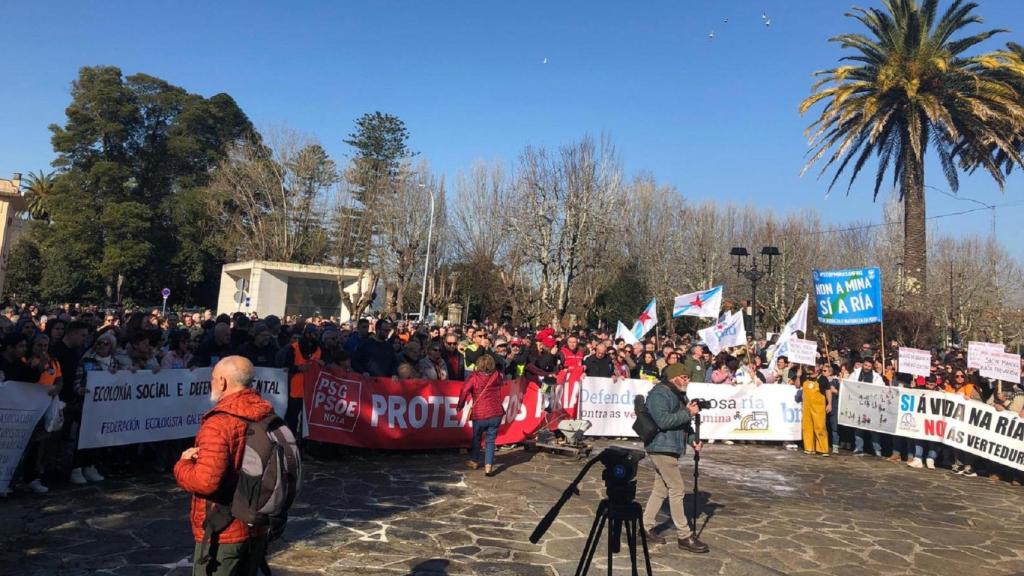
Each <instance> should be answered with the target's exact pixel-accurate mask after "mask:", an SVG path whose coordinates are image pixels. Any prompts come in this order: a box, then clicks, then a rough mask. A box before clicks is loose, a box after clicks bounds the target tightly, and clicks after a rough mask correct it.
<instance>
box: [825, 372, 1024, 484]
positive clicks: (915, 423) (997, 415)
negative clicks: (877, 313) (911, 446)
mask: <svg viewBox="0 0 1024 576" xmlns="http://www.w3.org/2000/svg"><path fill="white" fill-rule="evenodd" d="M839 410H840V412H839V423H840V424H845V425H847V426H853V427H856V428H864V429H867V430H876V431H880V432H887V433H891V434H896V435H898V436H903V437H906V438H913V439H917V440H924V441H930V442H934V443H936V444H945V445H947V446H951V447H953V448H956V449H958V450H964V451H967V452H970V453H972V454H975V455H977V456H980V457H982V458H985V459H986V460H990V461H992V462H996V463H998V464H1003V465H1006V466H1010V467H1012V468H1016V469H1018V470H1024V419H1022V418H1021V417H1020V415H1019V414H1017V413H1016V412H1011V411H1009V410H1002V411H999V410H996V409H995V408H993V407H992V406H989V405H988V404H985V403H982V402H978V401H975V400H968V399H966V398H964V397H963V396H960V395H958V394H949V393H946V392H942V391H939V390H928V389H920V388H894V387H889V386H880V385H877V384H868V383H863V382H851V381H844V382H843V383H842V386H841V387H840V394H839ZM878 415H881V417H880V418H879V417H878Z"/></svg>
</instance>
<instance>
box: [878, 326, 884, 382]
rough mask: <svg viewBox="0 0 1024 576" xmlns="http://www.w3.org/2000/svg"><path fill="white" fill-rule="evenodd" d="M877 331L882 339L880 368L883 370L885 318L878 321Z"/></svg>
mask: <svg viewBox="0 0 1024 576" xmlns="http://www.w3.org/2000/svg"><path fill="white" fill-rule="evenodd" d="M878 333H879V336H880V338H881V340H882V370H883V372H884V370H885V319H884V318H883V319H882V320H880V321H879V322H878Z"/></svg>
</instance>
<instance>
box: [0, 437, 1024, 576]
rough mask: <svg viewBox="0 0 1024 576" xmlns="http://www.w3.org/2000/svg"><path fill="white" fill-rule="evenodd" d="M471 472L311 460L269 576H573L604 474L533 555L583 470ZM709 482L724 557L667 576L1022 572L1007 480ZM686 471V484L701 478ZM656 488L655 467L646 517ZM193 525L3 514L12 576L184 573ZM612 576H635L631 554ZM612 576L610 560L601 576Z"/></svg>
mask: <svg viewBox="0 0 1024 576" xmlns="http://www.w3.org/2000/svg"><path fill="white" fill-rule="evenodd" d="M462 459H463V457H461V456H460V455H458V454H457V453H455V452H451V451H446V452H432V453H410V454H405V453H385V454H370V453H367V452H354V453H352V454H349V455H347V456H345V457H344V458H342V459H341V460H339V461H327V462H310V463H309V464H308V465H307V480H306V484H305V487H304V490H303V493H302V494H301V496H300V499H301V502H300V503H299V504H297V506H296V507H295V509H294V514H293V519H292V521H291V522H290V524H289V527H288V532H287V534H286V536H285V539H284V541H282V542H277V543H275V545H274V546H273V557H272V559H271V562H270V564H271V566H272V568H274V574H275V575H296V576H298V575H307V574H310V575H311V574H326V575H335V574H337V575H348V574H358V575H360V576H373V575H395V576H411V575H444V574H447V575H456V574H482V575H492V576H496V575H509V576H513V575H516V576H518V575H523V576H531V575H538V576H539V575H556V574H557V575H565V574H572V573H573V571H574V568H575V564H576V561H577V557H578V554H579V550H580V549H581V547H582V546H583V542H584V536H585V535H586V533H587V531H588V530H589V528H590V524H591V522H592V519H593V513H594V504H595V503H596V502H597V501H598V500H599V498H600V495H601V494H602V493H603V486H604V485H603V483H602V481H601V479H600V472H601V469H602V467H601V466H600V465H598V466H596V467H595V468H594V469H593V471H592V472H591V473H590V474H589V476H588V479H587V481H586V482H585V483H584V485H583V489H582V495H581V496H578V497H575V498H573V499H572V500H570V502H569V504H568V505H567V506H566V507H565V508H564V509H563V512H562V514H561V515H560V516H559V519H558V520H557V521H556V523H555V524H554V525H553V526H552V528H551V530H550V531H549V532H548V535H547V536H546V537H545V539H544V540H542V541H541V543H540V545H536V546H535V545H532V544H530V543H529V541H528V539H527V538H528V536H529V534H530V532H531V531H532V530H533V528H534V526H535V525H536V523H537V521H538V520H539V519H540V518H541V516H543V515H544V513H546V512H547V510H548V508H549V507H550V506H551V504H553V503H554V501H555V500H556V499H557V498H558V496H559V495H560V494H561V492H562V490H563V489H564V488H565V486H566V485H568V483H569V481H570V480H571V479H572V478H573V476H574V475H575V474H576V473H577V471H578V470H579V467H580V463H579V462H577V461H575V460H572V459H569V458H565V457H561V456H554V455H548V454H532V453H527V452H524V451H521V450H511V451H503V452H501V453H500V455H499V464H498V470H499V474H498V475H497V476H496V477H493V478H487V477H485V476H484V475H483V472H482V471H479V472H476V471H468V470H467V469H465V468H464V467H463V466H462V464H461V462H462ZM687 462H688V464H689V463H690V462H691V461H690V460H687ZM701 470H702V476H701V488H702V492H703V493H704V497H705V503H704V504H703V507H704V510H705V511H706V512H707V515H706V516H705V517H703V518H702V519H701V524H705V521H706V527H705V530H704V533H703V539H704V540H705V541H706V542H707V543H708V544H709V545H710V546H711V553H710V554H706V555H703V556H693V555H689V554H686V553H684V552H681V551H680V550H678V549H677V548H676V547H675V545H674V542H672V541H671V540H670V543H669V544H668V545H663V546H660V547H656V548H654V550H653V559H654V572H655V574H694V575H707V574H722V575H757V574H806V575H810V574H834V575H844V574H848V575H865V576H867V575H872V574H885V575H897V574H905V575H919V574H955V575H957V576H969V575H972V574H979V575H985V576H995V575H1002V574H1014V573H1024V512H1022V510H1024V507H1022V505H1021V504H1022V503H1024V499H1022V496H1024V489H1021V488H1015V487H1012V486H1010V485H1008V484H1006V483H1001V482H994V481H991V480H989V479H985V478H973V479H972V478H961V477H958V476H954V475H952V474H950V473H949V472H948V471H928V470H911V469H908V468H907V467H906V466H905V465H895V464H891V463H888V462H883V461H881V460H879V459H875V458H862V459H857V458H853V457H850V456H840V457H834V458H828V459H825V458H819V457H812V456H805V455H803V454H802V453H798V452H787V451H784V450H781V449H779V448H776V447H765V446H722V445H720V444H718V445H714V446H710V447H709V450H708V451H707V452H706V457H705V459H704V460H703V461H702V466H701ZM683 474H684V477H685V478H687V484H688V485H690V484H689V483H690V482H691V481H692V475H691V474H692V467H691V466H690V465H687V466H686V467H685V468H684V470H683ZM651 478H652V475H651V470H650V469H649V468H647V467H646V463H645V465H644V468H643V469H642V470H641V474H640V495H639V496H638V499H639V500H641V502H643V501H645V498H646V494H647V493H648V491H649V488H650V483H651ZM187 510H188V500H187V497H186V495H185V494H183V493H182V492H181V491H180V490H178V489H176V488H175V486H174V483H173V480H171V479H170V478H169V477H168V476H158V475H146V476H142V477H138V478H135V479H134V480H133V481H131V482H127V481H108V482H107V483H105V484H103V485H102V487H96V486H86V487H82V488H76V489H71V488H61V489H57V490H55V491H54V492H52V493H51V494H50V495H49V496H47V497H42V498H40V497H31V496H29V495H26V494H18V495H16V496H14V497H12V498H9V499H7V500H0V566H2V569H0V573H3V574H6V575H11V576H13V575H28V574H32V575H35V574H38V575H47V576H51V575H73V574H112V575H125V576H129V575H131V576H134V575H142V576H147V575H175V576H176V575H185V574H189V573H190V569H189V567H188V566H189V564H188V562H189V556H190V554H191V551H192V540H191V537H190V535H189V531H188V524H187ZM665 514H666V516H665V519H666V521H667V507H666V509H665ZM604 550H605V547H604V542H602V545H601V547H600V549H599V556H603V553H604ZM615 565H616V566H617V567H622V568H623V570H622V571H621V572H620V571H619V570H616V573H623V574H626V573H628V572H627V571H625V570H624V569H625V567H626V566H627V565H628V556H627V555H625V550H623V555H621V556H619V557H618V558H617V559H616V564H615ZM604 568H605V565H604V564H603V561H601V560H599V561H598V562H597V563H596V564H595V567H594V568H592V570H591V573H593V574H598V573H601V574H603V573H606V572H607V571H606V570H605V569H604Z"/></svg>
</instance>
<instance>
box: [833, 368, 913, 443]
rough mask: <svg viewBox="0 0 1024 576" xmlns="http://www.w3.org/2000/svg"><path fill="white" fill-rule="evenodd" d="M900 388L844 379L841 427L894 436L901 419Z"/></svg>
mask: <svg viewBox="0 0 1024 576" xmlns="http://www.w3.org/2000/svg"><path fill="white" fill-rule="evenodd" d="M898 399H899V388H893V387H892V386H878V385H877V384H869V383H867V382H857V381H856V380H843V382H842V384H840V386H839V416H838V418H837V420H838V422H839V425H840V426H851V427H853V428H862V429H864V430H874V431H875V432H885V433H887V434H892V433H893V432H895V431H896V418H897V417H898V416H899V410H898V408H899V406H898V405H897V401H898Z"/></svg>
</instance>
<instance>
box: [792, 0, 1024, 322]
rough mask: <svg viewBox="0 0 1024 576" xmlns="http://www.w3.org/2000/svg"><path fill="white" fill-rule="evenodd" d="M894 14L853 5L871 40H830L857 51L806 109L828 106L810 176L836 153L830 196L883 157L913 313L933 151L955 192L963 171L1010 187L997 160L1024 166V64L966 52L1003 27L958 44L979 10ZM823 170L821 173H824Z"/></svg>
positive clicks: (930, 5) (898, 3) (928, 7)
mask: <svg viewBox="0 0 1024 576" xmlns="http://www.w3.org/2000/svg"><path fill="white" fill-rule="evenodd" d="M882 4H883V5H884V7H885V9H884V10H882V9H877V8H869V9H863V8H854V9H853V11H852V12H851V13H848V14H847V16H849V17H851V18H853V19H855V20H857V21H859V22H860V23H861V24H863V25H864V26H865V27H866V28H867V29H868V31H869V32H870V35H863V34H842V35H840V36H836V37H834V38H831V39H830V41H831V42H836V43H838V44H840V45H841V46H842V47H843V48H845V49H852V50H853V51H854V52H855V53H854V54H852V55H849V56H846V57H844V58H842V61H844V62H848V63H849V64H843V65H841V66H839V67H837V68H833V69H830V70H823V71H820V72H816V73H815V76H817V77H818V78H819V79H818V81H817V82H816V83H815V84H814V86H813V88H812V92H813V94H812V95H811V96H810V97H809V98H807V99H806V100H804V101H803V103H802V104H801V105H800V113H801V114H804V113H806V112H807V111H808V110H809V109H810V108H812V107H813V106H814V105H815V104H817V103H818V102H823V101H824V102H826V104H825V107H824V109H823V110H822V111H821V116H820V117H819V118H818V119H817V120H815V121H814V123H812V124H811V125H810V126H809V127H808V129H807V134H808V135H809V136H810V146H811V152H810V153H809V154H810V160H809V161H808V163H807V166H806V167H805V168H804V171H806V170H807V169H808V168H810V167H811V166H812V165H813V164H815V163H817V162H818V161H819V160H821V159H822V158H824V157H825V156H826V155H827V157H828V158H827V160H826V161H824V165H823V166H822V169H821V174H824V173H825V172H826V171H828V170H829V168H832V167H833V166H835V176H834V177H833V178H832V181H831V183H830V184H829V190H831V189H832V187H833V186H835V184H836V181H837V180H838V179H839V176H840V175H841V174H842V173H843V172H844V170H845V169H846V168H847V167H848V166H850V164H851V162H852V168H851V172H850V183H849V186H848V187H847V193H849V191H850V188H852V186H853V181H854V180H855V179H856V178H857V175H858V174H859V173H860V171H861V168H863V167H864V164H865V163H866V162H867V161H868V159H869V158H870V157H871V156H872V155H875V156H877V159H878V168H877V172H876V174H875V188H874V197H875V198H876V199H877V197H878V191H879V189H880V188H881V186H882V182H883V180H884V179H885V177H886V174H887V173H888V172H889V171H890V169H891V172H892V179H893V186H898V190H899V198H900V200H901V201H902V202H903V208H904V222H903V233H904V239H903V240H904V241H903V252H904V255H903V261H904V274H903V276H904V279H903V282H904V286H903V291H904V293H905V294H907V296H908V300H909V303H910V304H911V305H912V306H914V307H920V306H922V305H923V304H924V301H925V296H926V295H927V286H926V278H927V264H928V255H927V238H926V235H925V194H924V184H925V172H924V165H925V155H926V153H927V151H928V147H929V145H931V146H932V149H933V150H934V151H935V152H936V153H937V156H938V158H939V162H940V164H941V166H942V172H943V175H944V176H945V177H946V180H947V181H948V182H949V186H950V188H951V189H952V190H953V191H956V190H957V189H958V188H959V181H958V171H959V170H961V169H966V170H973V169H976V168H979V167H980V168H984V169H985V170H986V171H987V172H988V173H989V174H990V175H991V176H992V178H993V179H994V180H995V181H996V183H997V184H998V185H999V187H1000V189H1001V188H1002V187H1003V182H1004V173H1003V171H1002V170H1000V166H999V164H998V162H997V161H996V156H997V155H1000V154H1001V155H1005V157H1006V158H1007V159H1008V160H1009V161H1010V162H1013V163H1016V164H1020V162H1021V151H1020V150H1018V149H1017V148H1016V147H1015V146H1014V144H1013V142H1014V140H1015V139H1016V138H1018V137H1019V136H1020V135H1021V133H1022V126H1024V105H1022V100H1021V94H1020V93H1019V92H1018V91H1017V89H1016V87H1015V85H1017V83H1016V82H1013V81H1012V79H1014V78H1020V77H1021V75H1022V74H1024V65H1022V63H1021V60H1020V58H1018V57H1016V56H1015V55H1014V54H1013V53H1012V52H1011V51H997V52H989V53H986V54H980V55H976V56H966V55H964V52H965V51H967V50H969V49H971V48H972V47H974V46H976V45H978V44H980V43H981V42H984V41H985V40H988V39H989V38H991V37H992V36H994V35H996V34H999V33H1001V32H1004V30H989V31H986V32H981V33H979V34H975V35H973V36H967V37H963V38H958V39H953V35H954V34H956V33H958V32H959V31H961V30H962V29H964V28H965V27H967V26H969V25H972V24H977V23H980V22H981V18H980V17H978V16H976V15H975V14H974V9H975V8H977V4H975V3H972V2H968V3H965V2H963V0H954V1H953V2H952V3H951V4H950V6H949V7H948V8H947V9H946V11H945V12H944V13H943V14H942V16H941V17H940V18H938V19H936V16H937V11H938V0H924V2H922V3H921V5H920V6H918V3H917V0H883V2H882ZM821 174H819V177H820V175H821Z"/></svg>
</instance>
